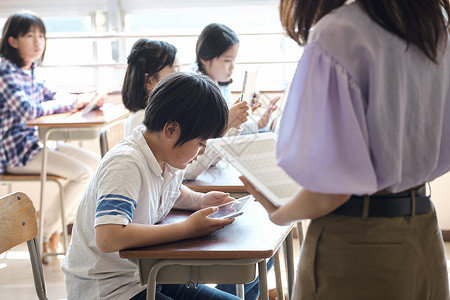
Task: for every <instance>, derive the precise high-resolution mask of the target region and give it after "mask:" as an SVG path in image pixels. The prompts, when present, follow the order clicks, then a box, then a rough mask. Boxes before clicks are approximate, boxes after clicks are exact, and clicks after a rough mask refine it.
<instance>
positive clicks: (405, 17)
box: [280, 0, 450, 62]
mask: <svg viewBox="0 0 450 300" xmlns="http://www.w3.org/2000/svg"><path fill="white" fill-rule="evenodd" d="M345 2H346V1H345V0H281V3H280V19H281V23H282V25H283V27H284V29H285V30H286V33H287V34H288V35H289V36H290V37H291V38H292V39H293V40H295V41H296V42H297V43H298V44H300V45H304V44H306V42H307V40H308V35H309V31H310V29H311V27H312V26H313V25H314V24H315V23H317V21H319V20H320V19H321V18H322V17H323V16H325V15H326V14H328V13H329V12H331V11H332V10H333V9H335V8H337V7H340V6H342V5H343V4H344V3H345ZM358 3H359V4H360V5H361V7H362V8H363V9H364V11H366V13H367V14H368V15H369V16H370V17H371V18H372V19H373V20H374V21H375V22H377V23H378V24H380V25H381V26H382V27H384V28H385V29H386V30H387V31H389V32H391V33H393V34H395V35H397V36H399V37H400V38H402V39H404V40H405V41H406V42H407V43H408V44H409V43H411V44H414V45H416V46H417V47H419V48H420V49H421V50H422V51H423V52H424V54H425V55H426V56H427V57H428V58H429V59H430V60H432V61H434V62H437V56H438V51H439V48H440V47H441V46H444V47H445V44H446V42H447V38H448V37H447V36H448V28H449V23H448V18H449V16H450V3H449V1H448V0H414V1H411V0H377V1H373V0H359V1H358ZM444 12H445V14H446V16H445V15H444Z"/></svg>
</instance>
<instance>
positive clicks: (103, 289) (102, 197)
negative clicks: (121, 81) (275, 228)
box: [62, 72, 239, 300]
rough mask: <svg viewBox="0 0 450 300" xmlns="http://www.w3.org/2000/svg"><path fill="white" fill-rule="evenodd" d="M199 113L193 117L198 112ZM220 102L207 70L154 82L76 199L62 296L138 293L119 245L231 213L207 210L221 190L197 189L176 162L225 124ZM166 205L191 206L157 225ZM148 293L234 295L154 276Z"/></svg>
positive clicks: (161, 239) (157, 238) (196, 228)
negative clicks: (138, 122) (175, 219)
mask: <svg viewBox="0 0 450 300" xmlns="http://www.w3.org/2000/svg"><path fill="white" fill-rule="evenodd" d="M200 119H201V120H202V122H199V121H198V120H200ZM227 119H228V108H227V105H226V103H225V101H224V99H223V97H222V95H221V94H220V91H219V89H218V88H217V86H216V85H215V84H214V82H212V81H211V80H210V79H209V78H208V77H207V76H203V75H198V74H187V73H182V72H176V73H173V74H170V75H168V76H166V77H165V78H164V79H162V80H161V81H160V82H159V83H158V84H157V85H156V87H155V89H154V90H153V92H152V93H151V96H150V101H149V105H148V106H147V108H146V111H145V117H144V122H143V123H144V126H138V127H137V128H136V129H135V130H133V132H132V133H131V135H130V136H129V137H127V138H126V139H124V140H122V141H121V142H120V143H119V144H117V145H116V146H115V147H114V148H113V149H111V150H110V151H108V153H107V154H106V155H105V156H104V157H103V159H102V161H101V163H100V165H99V167H98V168H97V170H96V172H95V174H94V176H93V177H92V180H91V181H90V183H89V186H88V188H87V190H86V192H85V194H84V196H83V198H82V200H81V203H80V206H79V209H78V212H77V216H76V221H75V224H74V230H73V234H72V240H71V243H70V246H69V250H68V252H67V255H66V257H65V259H64V262H63V265H62V269H63V271H64V274H65V281H66V290H67V297H68V299H132V300H141V299H146V292H147V288H146V287H145V286H142V285H141V284H140V280H139V274H138V273H139V272H138V268H137V265H136V263H135V262H133V261H132V260H128V259H122V258H120V256H119V250H122V249H126V248H135V247H143V246H150V245H158V244H163V243H168V242H172V241H177V240H182V239H187V238H194V237H200V236H205V235H208V234H210V233H212V232H215V231H217V230H220V229H222V228H224V227H225V226H227V225H229V224H231V223H232V222H233V221H234V219H218V218H209V217H208V216H209V215H211V214H213V213H215V212H217V211H218V208H217V207H212V206H215V205H220V204H223V203H226V202H229V201H230V200H233V199H232V198H231V197H230V196H229V194H227V193H222V192H209V193H206V194H204V193H197V192H194V191H192V190H190V189H189V188H187V187H186V186H184V185H183V184H182V180H183V169H184V168H186V166H187V165H188V164H189V163H191V162H192V161H193V160H194V159H195V157H196V156H197V155H198V154H199V153H201V152H202V151H204V147H205V143H206V141H207V139H209V138H213V137H219V136H221V135H222V134H223V132H224V131H225V129H226V127H227V121H228V120H227ZM172 208H178V209H186V210H198V211H196V212H194V213H193V214H192V215H190V216H189V217H188V218H187V219H186V220H184V221H183V222H180V223H173V224H166V225H157V223H158V222H160V221H161V220H162V219H163V218H164V217H165V216H166V215H167V214H168V213H169V212H170V210H171V209H172ZM156 299H167V300H169V299H211V300H213V299H214V300H231V299H233V300H235V299H236V300H237V299H239V298H237V297H236V296H234V295H231V294H229V293H225V292H223V291H219V290H217V289H214V288H210V287H208V286H205V285H198V286H195V287H194V286H189V285H186V284H158V285H157V293H156Z"/></svg>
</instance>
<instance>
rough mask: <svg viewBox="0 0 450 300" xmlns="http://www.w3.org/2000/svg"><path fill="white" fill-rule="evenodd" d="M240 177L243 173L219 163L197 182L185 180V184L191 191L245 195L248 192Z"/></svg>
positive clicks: (200, 176)
mask: <svg viewBox="0 0 450 300" xmlns="http://www.w3.org/2000/svg"><path fill="white" fill-rule="evenodd" d="M239 176H241V173H240V172H239V171H238V170H236V169H235V168H234V167H233V166H232V165H230V164H227V163H224V162H219V163H218V164H217V165H215V166H212V167H209V168H208V169H207V170H206V171H205V172H203V173H202V174H200V175H199V176H198V177H197V179H196V180H185V181H183V183H184V184H185V185H186V186H187V187H189V188H190V189H192V190H194V191H196V192H202V193H207V192H211V191H222V192H226V193H244V192H246V190H245V187H244V184H243V183H242V181H241V180H240V179H239Z"/></svg>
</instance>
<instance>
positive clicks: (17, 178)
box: [0, 173, 69, 256]
mask: <svg viewBox="0 0 450 300" xmlns="http://www.w3.org/2000/svg"><path fill="white" fill-rule="evenodd" d="M62 180H66V178H64V177H60V176H56V175H50V174H48V175H47V181H53V182H55V183H56V184H57V185H58V188H59V201H60V206H61V225H62V233H63V234H62V246H63V252H48V253H45V256H50V255H60V254H63V255H64V254H66V252H67V244H68V242H69V239H68V236H67V226H66V221H65V218H64V216H65V213H64V187H63V185H62V182H61V181H62ZM40 181H41V175H40V174H9V173H3V174H0V184H6V185H7V186H8V194H10V193H11V192H12V184H13V183H18V182H40ZM43 208H44V199H41V201H40V204H39V218H40V220H39V225H40V226H43V224H44V222H43V220H44V214H43V211H44V210H43ZM42 234H43V231H42V230H41V229H40V228H39V234H38V237H39V238H38V245H39V248H40V249H41V250H42V241H43V238H42Z"/></svg>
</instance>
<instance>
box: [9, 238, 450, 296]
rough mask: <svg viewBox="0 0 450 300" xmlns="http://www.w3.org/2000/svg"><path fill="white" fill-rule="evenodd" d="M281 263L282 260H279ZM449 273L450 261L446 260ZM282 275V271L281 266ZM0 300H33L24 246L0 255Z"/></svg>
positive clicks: (56, 275)
mask: <svg viewBox="0 0 450 300" xmlns="http://www.w3.org/2000/svg"><path fill="white" fill-rule="evenodd" d="M445 248H446V253H447V258H450V242H446V243H445ZM298 255H299V244H298V241H297V240H294V262H295V263H296V262H297V261H298ZM280 258H281V259H282V260H283V259H284V258H283V257H280ZM61 262H62V257H50V262H49V264H48V265H46V266H44V276H45V282H46V285H47V294H48V299H50V300H55V299H65V298H66V291H65V287H64V275H63V273H62V271H61ZM448 265H449V273H450V260H449V261H448ZM282 272H285V269H284V267H283V264H282ZM268 281H269V288H273V287H275V276H274V272H273V271H272V270H271V272H270V273H269V275H268ZM283 286H284V287H285V289H286V287H287V283H286V275H285V273H283ZM0 299H14V300H32V299H36V292H35V290H34V282H33V275H32V272H31V265H30V263H29V257H28V250H27V246H26V244H21V245H18V246H16V247H14V248H13V249H11V250H10V251H7V252H5V253H2V254H0Z"/></svg>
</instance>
